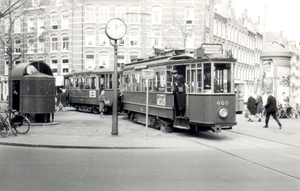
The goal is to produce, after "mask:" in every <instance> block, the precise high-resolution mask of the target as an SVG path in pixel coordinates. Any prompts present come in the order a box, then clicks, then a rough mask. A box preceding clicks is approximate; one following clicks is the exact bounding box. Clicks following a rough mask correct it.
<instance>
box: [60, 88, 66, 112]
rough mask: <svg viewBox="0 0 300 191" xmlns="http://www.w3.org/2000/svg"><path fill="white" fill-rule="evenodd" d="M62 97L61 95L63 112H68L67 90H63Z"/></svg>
mask: <svg viewBox="0 0 300 191" xmlns="http://www.w3.org/2000/svg"><path fill="white" fill-rule="evenodd" d="M61 92H62V93H61V95H60V102H61V107H62V108H61V111H65V110H66V106H67V93H66V90H65V89H62V90H61Z"/></svg>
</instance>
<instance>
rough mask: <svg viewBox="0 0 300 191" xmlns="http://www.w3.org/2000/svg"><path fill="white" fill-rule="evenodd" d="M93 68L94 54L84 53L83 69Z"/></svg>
mask: <svg viewBox="0 0 300 191" xmlns="http://www.w3.org/2000/svg"><path fill="white" fill-rule="evenodd" d="M94 68H95V55H94V54H91V53H89V54H86V55H85V69H86V70H92V69H94Z"/></svg>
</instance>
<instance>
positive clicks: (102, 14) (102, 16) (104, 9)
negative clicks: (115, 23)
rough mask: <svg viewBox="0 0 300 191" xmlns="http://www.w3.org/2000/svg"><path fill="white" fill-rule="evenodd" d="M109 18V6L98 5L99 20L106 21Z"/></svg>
mask: <svg viewBox="0 0 300 191" xmlns="http://www.w3.org/2000/svg"><path fill="white" fill-rule="evenodd" d="M108 19H109V7H108V6H107V5H100V7H99V21H100V22H101V23H106V22H107V21H108Z"/></svg>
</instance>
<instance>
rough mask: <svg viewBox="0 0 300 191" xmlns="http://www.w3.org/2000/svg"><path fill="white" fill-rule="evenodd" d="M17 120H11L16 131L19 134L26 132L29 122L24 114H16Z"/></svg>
mask: <svg viewBox="0 0 300 191" xmlns="http://www.w3.org/2000/svg"><path fill="white" fill-rule="evenodd" d="M18 118H19V119H18V120H17V121H14V122H13V126H14V127H15V129H16V131H17V132H18V133H20V134H26V133H28V131H29V129H30V122H29V120H28V119H27V118H26V117H24V116H22V115H21V116H18Z"/></svg>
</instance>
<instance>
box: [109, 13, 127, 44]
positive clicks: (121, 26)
mask: <svg viewBox="0 0 300 191" xmlns="http://www.w3.org/2000/svg"><path fill="white" fill-rule="evenodd" d="M126 30H127V28H126V24H125V23H124V21H123V20H121V19H118V18H113V19H110V20H109V21H108V22H107V24H106V27H105V33H106V35H107V36H108V38H110V39H114V40H117V39H121V38H123V37H124V35H125V33H126Z"/></svg>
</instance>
